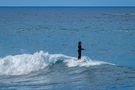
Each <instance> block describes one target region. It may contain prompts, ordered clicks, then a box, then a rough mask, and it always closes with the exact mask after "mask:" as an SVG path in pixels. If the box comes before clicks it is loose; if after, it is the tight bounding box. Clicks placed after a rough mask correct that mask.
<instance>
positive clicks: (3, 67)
mask: <svg viewBox="0 0 135 90" xmlns="http://www.w3.org/2000/svg"><path fill="white" fill-rule="evenodd" d="M57 61H63V62H65V63H66V65H67V66H68V67H75V66H86V67H88V66H93V65H101V64H110V63H106V62H103V61H92V60H91V59H89V58H87V57H83V58H82V59H81V60H77V58H75V57H70V56H66V55H64V54H49V53H48V52H43V51H40V52H35V53H34V54H21V55H14V56H12V55H9V56H6V57H4V58H0V75H23V74H28V73H31V72H33V71H38V70H40V69H44V68H45V67H47V66H48V65H51V64H55V63H56V62H57Z"/></svg>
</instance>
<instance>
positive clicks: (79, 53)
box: [78, 41, 85, 60]
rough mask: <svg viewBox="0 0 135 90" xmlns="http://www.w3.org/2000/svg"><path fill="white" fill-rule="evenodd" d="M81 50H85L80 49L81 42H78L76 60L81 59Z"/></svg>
mask: <svg viewBox="0 0 135 90" xmlns="http://www.w3.org/2000/svg"><path fill="white" fill-rule="evenodd" d="M82 50H85V49H84V48H82V45H81V41H79V42H78V60H79V59H81V53H82Z"/></svg>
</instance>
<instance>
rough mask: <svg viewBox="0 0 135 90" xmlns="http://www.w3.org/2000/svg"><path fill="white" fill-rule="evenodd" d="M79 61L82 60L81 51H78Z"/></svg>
mask: <svg viewBox="0 0 135 90" xmlns="http://www.w3.org/2000/svg"><path fill="white" fill-rule="evenodd" d="M78 59H81V51H79V50H78Z"/></svg>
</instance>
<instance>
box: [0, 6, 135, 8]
mask: <svg viewBox="0 0 135 90" xmlns="http://www.w3.org/2000/svg"><path fill="white" fill-rule="evenodd" d="M1 7H5V8H6V7H11V8H14V7H20V8H23V7H24V8H25V7H28V8H30V7H33V8H34V7H35V8H36V7H37V8H38V7H39V8H135V6H0V8H1Z"/></svg>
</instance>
